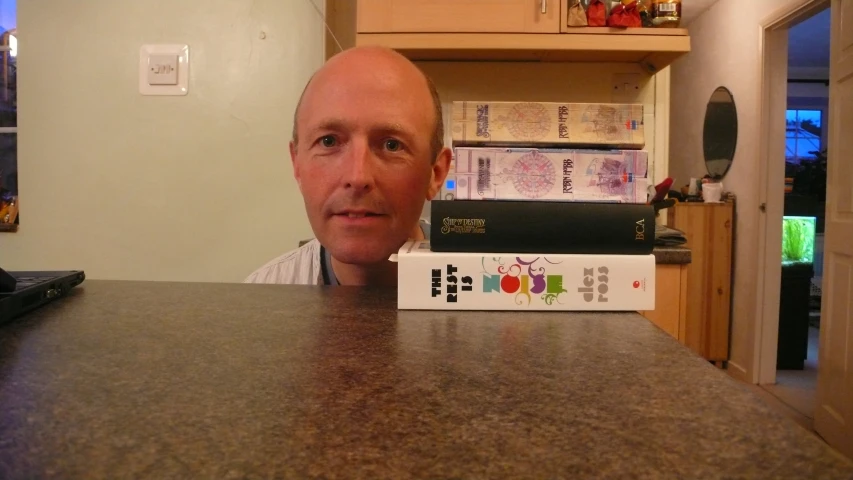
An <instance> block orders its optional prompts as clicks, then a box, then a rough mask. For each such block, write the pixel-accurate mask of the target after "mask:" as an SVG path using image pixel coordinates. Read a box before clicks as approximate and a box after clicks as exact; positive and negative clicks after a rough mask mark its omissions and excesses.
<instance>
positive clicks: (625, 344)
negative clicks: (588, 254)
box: [0, 280, 853, 479]
mask: <svg viewBox="0 0 853 480" xmlns="http://www.w3.org/2000/svg"><path fill="white" fill-rule="evenodd" d="M0 411H2V412H3V415H2V416H0V431H2V437H0V445H2V448H0V477H2V478H4V479H5V478H158V479H159V478H294V477H295V478H307V477H323V478H342V477H346V478H371V479H376V478H415V477H417V478H504V477H506V478H557V477H559V478H598V477H601V478H751V479H752V478H769V477H773V478H780V477H785V478H822V479H830V478H848V479H849V478H853V462H850V461H849V460H846V459H844V458H843V457H841V455H840V454H838V453H837V452H835V451H834V450H832V449H831V448H829V447H828V446H827V445H826V444H824V443H823V442H821V441H820V440H819V439H818V438H817V437H816V436H815V435H813V434H811V433H809V432H807V431H806V430H805V429H803V428H802V427H800V426H799V425H797V424H796V423H795V422H793V421H792V420H790V419H788V418H787V417H784V416H782V415H780V414H778V413H776V412H775V411H774V410H772V409H770V408H768V407H767V406H766V405H765V404H764V403H763V402H762V400H761V399H759V398H758V397H756V396H755V395H754V394H753V393H752V392H751V391H749V390H748V389H747V388H746V386H744V385H742V384H739V383H738V382H737V381H735V380H733V379H732V378H731V377H729V376H728V375H726V373H725V372H724V371H722V370H719V369H717V368H715V367H713V366H712V365H711V364H710V363H708V362H707V361H705V360H703V359H702V358H700V357H699V356H697V355H696V354H694V353H693V352H692V351H690V350H689V349H688V348H686V347H684V346H683V345H681V344H679V343H678V342H677V341H676V340H674V339H673V338H671V337H670V336H669V335H667V334H666V333H664V332H663V331H661V330H660V329H658V328H657V327H655V326H654V325H652V324H651V323H650V322H649V321H647V320H646V319H644V318H643V317H641V316H640V315H638V314H635V313H619V314H613V313H611V314H607V313H557V312H523V313H520V312H482V313H481V312H448V311H443V312H431V311H398V310H397V309H396V294H395V291H394V290H393V289H391V290H387V289H386V290H380V289H359V288H352V287H308V286H280V285H244V284H236V285H226V284H191V283H188V284H180V283H155V282H112V281H92V280H87V281H86V282H85V283H83V284H82V285H81V286H79V287H77V288H75V289H74V290H72V292H71V294H70V295H69V296H68V297H67V298H63V299H60V300H59V301H57V302H54V303H52V304H50V305H48V306H46V307H43V308H41V309H39V310H37V311H35V312H32V313H31V314H29V315H28V316H26V317H24V318H21V319H18V320H17V321H14V322H13V323H9V324H6V325H4V326H2V335H0Z"/></svg>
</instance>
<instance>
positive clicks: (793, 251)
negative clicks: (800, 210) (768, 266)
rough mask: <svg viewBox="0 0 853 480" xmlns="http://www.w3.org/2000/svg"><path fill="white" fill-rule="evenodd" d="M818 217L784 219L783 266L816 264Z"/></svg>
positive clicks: (790, 217)
mask: <svg viewBox="0 0 853 480" xmlns="http://www.w3.org/2000/svg"><path fill="white" fill-rule="evenodd" d="M816 224H817V217H800V216H787V215H786V216H783V217H782V266H793V265H812V264H814V243H815V225H816Z"/></svg>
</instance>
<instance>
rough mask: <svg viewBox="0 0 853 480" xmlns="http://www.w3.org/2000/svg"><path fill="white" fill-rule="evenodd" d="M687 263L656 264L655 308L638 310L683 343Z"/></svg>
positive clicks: (685, 316) (685, 317) (685, 314)
mask: <svg viewBox="0 0 853 480" xmlns="http://www.w3.org/2000/svg"><path fill="white" fill-rule="evenodd" d="M688 265H689V264H658V265H657V266H656V267H655V309H654V310H647V311H641V312H638V313H639V314H640V315H642V316H644V317H646V318H647V319H648V320H649V321H651V322H652V323H654V324H655V325H657V326H658V327H660V329H661V330H663V331H664V332H666V333H668V334H670V335H672V336H673V338H676V339H678V341H680V342H681V343H685V338H684V334H685V331H686V328H685V327H686V323H687V266H688Z"/></svg>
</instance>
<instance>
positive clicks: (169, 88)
mask: <svg viewBox="0 0 853 480" xmlns="http://www.w3.org/2000/svg"><path fill="white" fill-rule="evenodd" d="M189 67H190V50H189V47H188V46H187V45H174V44H169V45H143V46H142V47H141V48H140V49H139V93H141V94H143V95H186V94H187V91H188V86H189Z"/></svg>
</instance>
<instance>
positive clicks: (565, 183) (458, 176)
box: [445, 147, 649, 203]
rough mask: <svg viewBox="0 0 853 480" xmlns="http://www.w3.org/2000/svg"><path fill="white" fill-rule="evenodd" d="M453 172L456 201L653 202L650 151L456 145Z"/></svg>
mask: <svg viewBox="0 0 853 480" xmlns="http://www.w3.org/2000/svg"><path fill="white" fill-rule="evenodd" d="M453 170H454V172H453V173H452V174H448V177H450V178H451V179H452V180H454V182H453V183H452V185H453V187H454V188H453V192H451V193H453V198H454V199H456V200H485V199H488V200H555V201H594V202H615V203H646V200H647V199H648V186H649V183H648V179H647V178H646V175H647V173H648V153H647V152H644V151H639V150H575V149H544V148H543V149H536V148H489V147H456V148H455V149H454V169H453ZM445 185H446V183H445ZM448 190H449V188H448Z"/></svg>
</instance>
